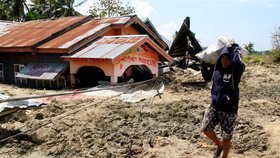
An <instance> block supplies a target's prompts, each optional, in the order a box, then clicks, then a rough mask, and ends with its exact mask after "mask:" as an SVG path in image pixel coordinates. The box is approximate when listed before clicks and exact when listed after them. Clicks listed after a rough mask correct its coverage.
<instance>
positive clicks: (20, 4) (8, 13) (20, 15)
mask: <svg viewBox="0 0 280 158" xmlns="http://www.w3.org/2000/svg"><path fill="white" fill-rule="evenodd" d="M0 10H1V13H0V14H1V17H6V19H7V20H14V21H24V20H25V11H29V8H28V6H27V4H26V0H1V2H0Z"/></svg>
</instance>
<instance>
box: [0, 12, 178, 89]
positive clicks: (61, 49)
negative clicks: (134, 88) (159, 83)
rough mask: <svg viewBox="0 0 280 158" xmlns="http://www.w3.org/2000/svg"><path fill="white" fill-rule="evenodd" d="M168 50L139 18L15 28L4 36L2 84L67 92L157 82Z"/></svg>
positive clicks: (46, 22)
mask: <svg viewBox="0 0 280 158" xmlns="http://www.w3.org/2000/svg"><path fill="white" fill-rule="evenodd" d="M149 22H150V21H149ZM0 23H1V22H0ZM2 24H3V22H2ZM1 26H2V25H1ZM3 26H4V25H3ZM167 49H168V46H167V44H166V43H165V42H164V41H163V40H162V39H161V37H160V36H159V35H158V33H157V31H156V30H155V29H154V28H153V27H149V25H146V23H145V22H143V21H142V20H140V19H139V18H138V17H137V16H136V15H134V16H123V17H113V18H100V19H94V18H92V17H91V16H80V17H65V18H60V19H55V20H36V21H29V22H22V23H12V24H9V25H5V27H3V28H2V29H1V30H0V82H4V83H9V84H14V83H15V84H20V85H23V86H28V87H46V88H63V87H86V86H95V85H97V84H98V81H100V80H102V81H108V82H110V83H111V84H115V83H118V82H123V81H127V80H129V79H130V78H133V79H134V80H136V81H140V80H145V79H150V78H156V77H157V76H158V62H159V61H168V62H172V61H173V59H172V57H170V56H169V55H168V54H167V53H166V50H167Z"/></svg>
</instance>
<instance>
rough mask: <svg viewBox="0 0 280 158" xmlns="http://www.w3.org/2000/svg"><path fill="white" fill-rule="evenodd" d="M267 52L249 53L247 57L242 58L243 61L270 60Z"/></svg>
mask: <svg viewBox="0 0 280 158" xmlns="http://www.w3.org/2000/svg"><path fill="white" fill-rule="evenodd" d="M269 55H270V54H269V53H268V54H267V53H265V54H262V53H252V54H249V55H248V56H247V57H245V58H244V59H242V61H243V62H244V63H265V62H270V57H269Z"/></svg>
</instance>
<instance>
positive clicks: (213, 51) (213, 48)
mask: <svg viewBox="0 0 280 158" xmlns="http://www.w3.org/2000/svg"><path fill="white" fill-rule="evenodd" d="M233 43H235V41H234V40H233V39H227V38H224V37H221V38H219V39H218V41H217V42H216V43H214V44H211V45H210V46H209V47H208V48H207V49H205V50H203V51H201V52H199V53H197V54H196V55H195V56H196V57H197V58H198V59H199V60H201V61H204V62H206V63H209V64H212V65H214V64H216V62H217V60H218V57H219V55H220V53H221V51H222V49H223V48H224V47H225V46H227V47H230V46H231V45H232V44H233ZM239 47H240V54H241V58H244V57H245V56H247V55H248V54H249V52H248V51H247V50H246V49H245V48H243V47H242V46H240V45H239Z"/></svg>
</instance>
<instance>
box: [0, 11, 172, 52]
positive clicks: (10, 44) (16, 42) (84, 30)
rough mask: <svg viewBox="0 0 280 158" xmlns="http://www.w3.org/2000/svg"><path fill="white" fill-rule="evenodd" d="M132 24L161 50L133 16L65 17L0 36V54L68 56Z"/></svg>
mask: <svg viewBox="0 0 280 158" xmlns="http://www.w3.org/2000/svg"><path fill="white" fill-rule="evenodd" d="M132 24H133V25H134V26H135V27H137V28H136V29H139V30H140V32H141V34H147V35H149V36H150V37H151V38H152V39H153V40H154V41H155V42H156V43H157V44H158V45H159V46H160V47H161V48H164V49H166V46H167V45H166V44H165V43H164V42H163V41H162V40H161V39H159V38H158V37H157V36H156V35H155V34H154V33H153V32H152V31H151V30H150V29H149V28H148V27H147V26H146V25H145V24H144V22H142V21H141V20H140V19H139V18H138V17H137V16H135V15H133V16H124V17H113V18H100V19H92V18H90V16H88V17H85V16H81V17H65V18H60V19H57V20H36V21H30V22H23V23H18V24H16V25H13V26H12V27H9V28H8V29H5V33H4V34H2V36H1V35H0V52H39V53H72V52H74V51H76V50H77V49H79V48H81V47H83V46H84V45H86V44H88V43H90V42H92V41H94V40H96V39H97V38H99V37H100V36H103V35H104V33H106V32H107V31H110V30H111V29H112V28H116V27H128V26H130V25H132Z"/></svg>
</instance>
